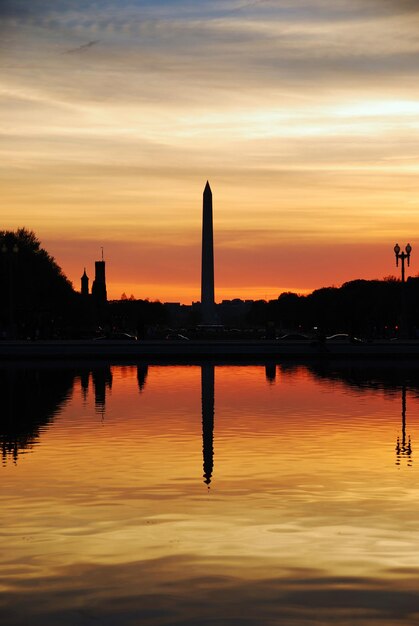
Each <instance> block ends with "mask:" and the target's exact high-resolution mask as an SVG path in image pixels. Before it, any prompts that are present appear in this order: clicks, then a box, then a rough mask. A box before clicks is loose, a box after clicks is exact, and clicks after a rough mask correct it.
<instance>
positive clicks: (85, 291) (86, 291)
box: [80, 268, 89, 296]
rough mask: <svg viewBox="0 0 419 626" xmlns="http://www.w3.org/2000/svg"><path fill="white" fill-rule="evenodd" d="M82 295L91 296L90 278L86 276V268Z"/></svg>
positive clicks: (82, 280)
mask: <svg viewBox="0 0 419 626" xmlns="http://www.w3.org/2000/svg"><path fill="white" fill-rule="evenodd" d="M80 280H81V295H82V296H88V295H89V277H88V275H87V274H86V268H84V272H83V276H82V277H81V279H80Z"/></svg>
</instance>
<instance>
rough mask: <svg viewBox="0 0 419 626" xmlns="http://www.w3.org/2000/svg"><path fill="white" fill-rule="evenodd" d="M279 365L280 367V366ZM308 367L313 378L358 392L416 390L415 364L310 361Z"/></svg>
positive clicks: (418, 378) (418, 369)
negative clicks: (333, 382)
mask: <svg viewBox="0 0 419 626" xmlns="http://www.w3.org/2000/svg"><path fill="white" fill-rule="evenodd" d="M281 368H282V366H281ZM308 370H309V371H310V372H311V374H313V376H314V377H315V378H317V379H320V380H321V379H324V380H327V381H335V382H337V383H342V384H344V385H345V386H347V387H352V388H354V389H357V390H359V391H362V390H365V391H371V390H372V391H374V390H375V391H382V392H384V393H389V394H394V393H398V392H399V391H400V389H401V388H402V387H403V385H406V387H407V388H410V389H412V390H416V391H419V366H418V365H415V364H413V363H412V364H411V363H394V362H388V361H383V362H382V363H379V362H374V363H371V364H362V365H359V362H358V363H357V362H356V361H355V362H353V363H348V362H345V363H332V362H326V361H325V362H322V363H316V364H310V365H309V366H308Z"/></svg>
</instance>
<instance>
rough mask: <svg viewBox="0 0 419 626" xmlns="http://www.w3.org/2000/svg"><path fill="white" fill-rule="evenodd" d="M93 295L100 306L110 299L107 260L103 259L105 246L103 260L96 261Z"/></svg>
mask: <svg viewBox="0 0 419 626" xmlns="http://www.w3.org/2000/svg"><path fill="white" fill-rule="evenodd" d="M92 296H93V300H94V302H95V304H96V306H97V307H98V308H101V307H102V306H104V305H105V304H106V302H107V300H108V295H107V292H106V276H105V261H104V259H103V248H102V260H101V261H95V279H94V281H93V284H92Z"/></svg>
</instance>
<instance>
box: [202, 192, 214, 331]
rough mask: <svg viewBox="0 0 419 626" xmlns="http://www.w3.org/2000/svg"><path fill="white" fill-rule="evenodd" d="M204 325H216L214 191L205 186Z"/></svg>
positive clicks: (203, 240) (203, 243)
mask: <svg viewBox="0 0 419 626" xmlns="http://www.w3.org/2000/svg"><path fill="white" fill-rule="evenodd" d="M201 309H202V323H203V324H215V323H216V316H215V303H214V240H213V229H212V191H211V187H210V186H209V182H208V181H207V184H206V185H205V189H204V198H203V208H202V273H201Z"/></svg>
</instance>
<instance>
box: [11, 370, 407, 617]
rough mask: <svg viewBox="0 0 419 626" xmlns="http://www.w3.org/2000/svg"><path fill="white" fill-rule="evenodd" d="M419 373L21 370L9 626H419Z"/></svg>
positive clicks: (15, 406)
mask: <svg viewBox="0 0 419 626" xmlns="http://www.w3.org/2000/svg"><path fill="white" fill-rule="evenodd" d="M418 373H419V368H418V369H415V368H412V367H411V366H406V367H402V366H401V365H399V366H397V367H396V366H394V364H389V365H374V366H370V367H369V368H366V367H363V368H360V367H356V366H354V365H351V366H348V365H342V366H340V367H339V366H333V368H332V367H330V366H329V367H328V366H326V365H318V366H301V365H276V364H272V363H269V364H266V365H262V366H258V365H252V366H215V367H214V366H213V365H211V364H204V365H202V366H198V365H196V366H186V365H185V366H176V367H175V366H157V365H147V364H141V365H138V366H137V365H135V366H133V365H127V366H111V365H106V364H105V365H104V364H93V365H88V364H84V365H83V364H81V365H78V366H74V367H64V366H57V364H55V365H54V366H49V365H48V364H44V365H43V366H42V367H39V368H34V367H29V366H28V367H23V366H17V365H16V366H14V367H9V368H4V369H3V370H2V376H1V380H2V382H1V383H0V385H1V390H2V397H3V407H4V412H3V416H2V420H1V428H0V441H1V446H2V450H3V466H2V468H1V469H0V472H1V489H0V493H1V505H2V526H1V530H0V589H1V590H2V595H1V597H0V622H1V623H2V624H3V623H4V624H8V625H9V624H10V626H16V625H19V626H21V625H23V624H28V623H30V624H32V625H33V624H35V625H37V624H46V625H47V626H49V625H55V624H58V623H60V624H81V625H82V626H84V625H85V624H86V625H87V624H91V623H94V622H95V621H98V622H99V623H101V624H109V625H110V624H112V625H113V624H118V625H123V626H125V625H127V626H128V625H131V624H141V625H142V624H146V625H148V624H150V625H151V624H153V625H154V624H159V625H160V624H161V625H165V624H170V625H174V624H176V625H177V624H178V625H179V626H180V625H186V624H188V625H189V624H223V625H224V624H229V625H230V624H235V623H241V624H249V625H255V624H287V625H288V624H291V625H292V624H298V625H299V626H303V625H306V624H309V625H312V624H316V625H317V624H329V623H332V622H333V623H338V624H366V625H368V626H369V625H370V624H392V626H393V625H394V624H417V623H419V595H418V592H417V581H418V573H419V498H418V496H419V488H418V481H417V477H416V467H415V463H414V442H415V441H418V436H419V432H418V430H419V424H418V423H417V415H418V407H419V398H418V389H419V382H417V381H419V376H418ZM396 441H397V443H396V446H395V442H396ZM395 448H396V449H395Z"/></svg>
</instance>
